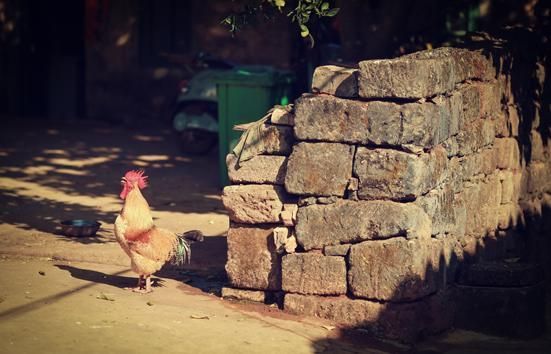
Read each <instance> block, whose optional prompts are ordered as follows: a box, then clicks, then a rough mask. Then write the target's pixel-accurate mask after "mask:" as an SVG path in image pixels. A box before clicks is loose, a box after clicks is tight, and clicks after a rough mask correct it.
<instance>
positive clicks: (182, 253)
mask: <svg viewBox="0 0 551 354" xmlns="http://www.w3.org/2000/svg"><path fill="white" fill-rule="evenodd" d="M190 260H191V247H189V243H188V242H187V241H186V239H185V238H184V237H183V235H178V241H177V244H176V247H175V248H174V254H173V255H172V258H171V260H170V263H172V264H173V265H176V266H179V267H181V266H183V265H184V264H187V263H189V261H190Z"/></svg>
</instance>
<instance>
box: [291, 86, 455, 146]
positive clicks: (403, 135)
mask: <svg viewBox="0 0 551 354" xmlns="http://www.w3.org/2000/svg"><path fill="white" fill-rule="evenodd" d="M295 111H296V121H295V124H296V125H295V133H296V136H297V138H298V139H299V140H317V141H332V142H347V143H353V144H356V143H360V144H375V145H382V144H383V145H405V144H413V145H420V146H423V147H431V146H434V145H436V144H438V143H439V142H440V141H443V140H445V139H447V137H448V134H449V129H448V128H445V129H443V128H440V126H441V125H445V126H448V125H449V123H448V122H449V121H452V120H454V119H455V120H456V119H457V118H452V117H451V114H452V112H450V107H448V105H446V104H435V103H433V102H422V103H421V102H415V103H405V104H396V103H392V102H381V101H374V102H361V101H352V100H345V99H340V98H335V97H331V96H326V95H305V96H303V97H301V98H300V99H299V100H297V102H296V109H295Z"/></svg>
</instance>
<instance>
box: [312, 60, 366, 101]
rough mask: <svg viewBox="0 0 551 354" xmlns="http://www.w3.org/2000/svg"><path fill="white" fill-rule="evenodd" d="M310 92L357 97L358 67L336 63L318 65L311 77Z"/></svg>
mask: <svg viewBox="0 0 551 354" xmlns="http://www.w3.org/2000/svg"><path fill="white" fill-rule="evenodd" d="M312 92H315V93H327V94H330V95H333V96H337V97H346V98H354V97H358V69H351V68H343V67H341V66H336V65H324V66H318V67H317V68H316V70H314V76H313V78H312Z"/></svg>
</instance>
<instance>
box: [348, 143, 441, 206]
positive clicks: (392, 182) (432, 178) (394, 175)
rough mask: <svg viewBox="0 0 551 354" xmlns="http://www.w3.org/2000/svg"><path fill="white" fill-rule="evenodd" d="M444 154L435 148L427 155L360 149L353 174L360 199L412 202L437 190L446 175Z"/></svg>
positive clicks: (438, 148)
mask: <svg viewBox="0 0 551 354" xmlns="http://www.w3.org/2000/svg"><path fill="white" fill-rule="evenodd" d="M447 163H448V159H447V154H446V151H445V150H444V148H442V147H441V146H438V147H436V148H434V149H433V150H432V151H431V152H430V153H423V154H421V155H416V154H409V153H406V152H402V151H397V150H391V149H370V148H365V147H359V148H358V150H357V152H356V158H355V161H354V175H355V176H357V177H358V178H359V180H360V186H359V190H358V196H359V198H360V199H394V200H400V199H404V198H408V199H412V198H414V197H417V196H419V195H421V194H424V193H426V192H428V191H429V190H431V189H434V188H436V187H437V186H438V185H439V184H441V183H442V181H443V180H444V179H445V178H446V176H447V172H448V171H447Z"/></svg>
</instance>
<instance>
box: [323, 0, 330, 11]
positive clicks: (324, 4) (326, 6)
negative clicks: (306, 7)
mask: <svg viewBox="0 0 551 354" xmlns="http://www.w3.org/2000/svg"><path fill="white" fill-rule="evenodd" d="M327 9H329V3H328V2H324V3H323V4H321V10H322V11H325V10H327Z"/></svg>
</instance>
